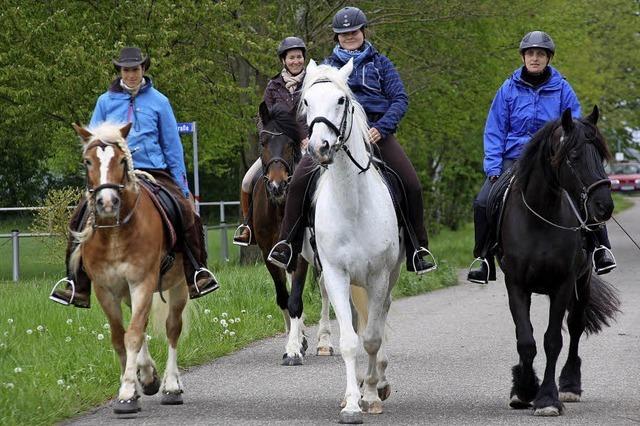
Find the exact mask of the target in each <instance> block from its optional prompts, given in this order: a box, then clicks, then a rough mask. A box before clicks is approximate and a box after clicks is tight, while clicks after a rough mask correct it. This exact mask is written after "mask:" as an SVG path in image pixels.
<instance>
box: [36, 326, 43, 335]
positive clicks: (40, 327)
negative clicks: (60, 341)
mask: <svg viewBox="0 0 640 426" xmlns="http://www.w3.org/2000/svg"><path fill="white" fill-rule="evenodd" d="M36 330H38V331H39V332H40V333H42V332H43V331H44V327H43V326H41V325H39V326H38V327H36Z"/></svg>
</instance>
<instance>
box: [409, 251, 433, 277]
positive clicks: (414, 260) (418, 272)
mask: <svg viewBox="0 0 640 426" xmlns="http://www.w3.org/2000/svg"><path fill="white" fill-rule="evenodd" d="M420 253H424V254H425V255H426V256H427V257H430V258H431V259H433V266H432V267H431V268H428V269H425V270H424V271H418V270H417V268H416V259H417V258H418V255H419V254H420ZM423 260H424V259H423ZM411 262H412V263H413V270H414V271H415V272H416V274H418V275H422V274H426V273H427V272H431V271H435V270H436V269H438V263H437V262H436V258H435V257H434V256H433V254H432V253H431V252H430V251H429V250H427V249H426V248H424V247H419V248H418V249H417V250H416V251H414V252H413V256H412V257H411Z"/></svg>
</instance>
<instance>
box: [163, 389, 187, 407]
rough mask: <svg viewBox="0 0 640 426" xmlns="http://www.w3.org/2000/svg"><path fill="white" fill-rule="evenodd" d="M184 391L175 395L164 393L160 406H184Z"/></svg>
mask: <svg viewBox="0 0 640 426" xmlns="http://www.w3.org/2000/svg"><path fill="white" fill-rule="evenodd" d="M182 404H183V401H182V391H178V392H175V393H172V392H166V391H165V392H162V399H160V405H182Z"/></svg>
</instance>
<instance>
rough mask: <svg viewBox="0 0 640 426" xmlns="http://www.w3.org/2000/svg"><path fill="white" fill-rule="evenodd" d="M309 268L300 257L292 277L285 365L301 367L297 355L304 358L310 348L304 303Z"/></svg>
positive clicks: (288, 302) (288, 303) (288, 304)
mask: <svg viewBox="0 0 640 426" xmlns="http://www.w3.org/2000/svg"><path fill="white" fill-rule="evenodd" d="M308 267H309V264H308V263H307V261H306V260H305V259H304V258H303V257H302V256H298V263H297V265H296V270H295V271H294V272H293V274H291V276H290V278H291V294H290V295H289V300H288V301H287V307H288V308H287V311H288V313H289V315H290V323H291V329H290V331H289V339H288V341H287V346H286V351H287V357H286V358H285V360H284V362H283V364H284V365H300V364H301V362H300V363H299V364H298V363H296V362H297V361H301V360H302V359H301V358H296V357H295V354H296V353H298V352H299V353H300V354H301V355H302V356H304V355H305V352H306V350H307V347H308V343H307V338H306V335H305V325H304V311H303V309H304V304H303V301H302V294H303V292H304V285H305V280H306V278H307V269H308ZM291 354H294V355H293V358H291Z"/></svg>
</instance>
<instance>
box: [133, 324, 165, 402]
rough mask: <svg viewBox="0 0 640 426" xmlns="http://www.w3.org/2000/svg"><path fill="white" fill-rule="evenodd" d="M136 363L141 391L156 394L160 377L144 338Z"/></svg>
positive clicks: (146, 393)
mask: <svg viewBox="0 0 640 426" xmlns="http://www.w3.org/2000/svg"><path fill="white" fill-rule="evenodd" d="M145 337H146V336H145ZM136 364H137V365H138V381H139V382H140V385H141V386H142V393H144V394H145V395H155V394H157V393H158V390H160V378H159V377H158V370H157V369H156V363H155V362H154V361H153V358H151V354H150V353H149V346H148V345H147V339H146V338H145V339H144V340H143V341H142V347H141V348H140V352H138V359H137V362H136Z"/></svg>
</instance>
